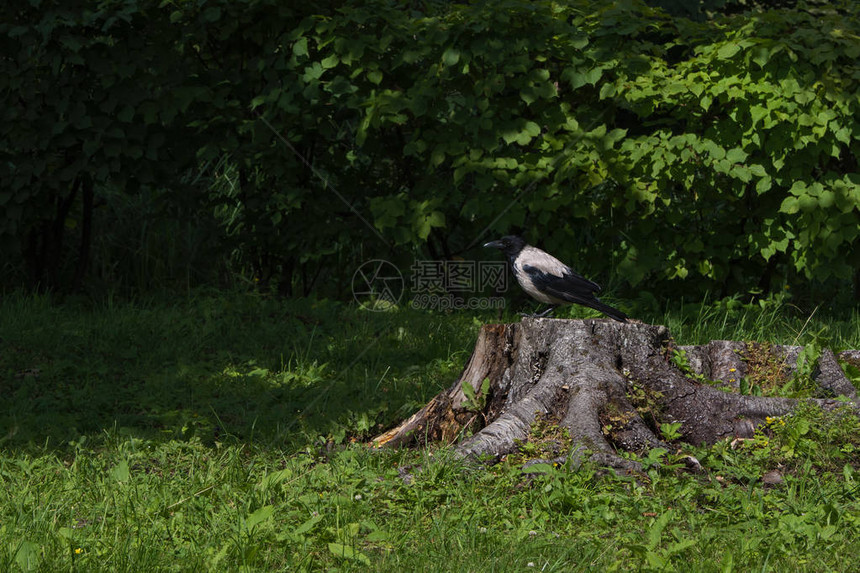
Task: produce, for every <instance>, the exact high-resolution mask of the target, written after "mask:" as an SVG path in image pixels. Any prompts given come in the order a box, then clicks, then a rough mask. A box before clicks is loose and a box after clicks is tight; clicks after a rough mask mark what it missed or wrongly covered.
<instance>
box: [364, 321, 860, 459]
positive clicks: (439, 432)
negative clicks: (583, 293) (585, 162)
mask: <svg viewBox="0 0 860 573" xmlns="http://www.w3.org/2000/svg"><path fill="white" fill-rule="evenodd" d="M676 350H683V351H684V356H686V366H685V368H684V369H683V370H682V369H681V368H679V367H678V366H677V365H676V362H677V360H673V359H672V358H673V355H674V352H675V351H676ZM801 350H802V347H797V346H778V345H767V344H759V343H745V342H732V341H713V342H710V343H709V344H705V345H701V346H683V347H678V346H675V345H674V342H673V340H672V338H671V337H670V334H669V331H668V329H667V328H666V327H664V326H653V325H649V324H641V323H620V322H616V321H611V320H606V319H593V320H557V319H547V318H525V319H523V321H522V322H520V323H515V324H490V325H485V326H484V327H483V328H482V329H481V331H480V334H479V335H478V340H477V342H476V344H475V349H474V351H473V353H472V356H471V358H470V359H469V361H468V362H467V364H466V366H465V368H464V370H463V373H462V375H461V376H460V379H459V380H457V382H455V383H454V384H453V385H452V386H451V387H450V388H449V389H448V390H446V391H444V392H441V393H440V394H438V395H437V396H435V397H434V398H433V399H432V400H430V402H428V403H427V405H426V406H424V407H423V408H422V409H421V410H420V411H418V412H417V413H416V414H414V415H413V416H412V417H410V418H409V419H408V420H406V421H404V422H403V423H401V424H400V425H399V426H397V427H396V428H393V429H392V430H389V431H388V432H385V433H384V434H382V435H380V436H378V437H376V438H375V439H374V443H375V444H376V445H377V446H405V445H411V444H418V445H421V444H426V443H430V442H436V441H441V442H446V443H453V442H458V441H459V443H458V444H457V446H456V451H457V452H458V453H460V454H461V455H463V456H468V457H476V458H481V459H491V460H498V459H499V458H500V457H501V456H504V455H506V454H509V453H511V452H513V451H515V449H516V447H517V442H518V441H526V440H527V439H528V436H529V433H530V430H531V427H532V424H533V423H534V422H535V421H536V420H537V419H538V417H542V418H544V419H549V420H553V421H555V422H557V423H558V425H559V426H561V427H563V428H567V429H568V430H569V432H570V437H571V438H572V442H573V450H572V451H571V452H566V453H565V454H566V455H565V456H564V457H566V456H567V455H570V454H574V453H576V454H578V455H580V456H581V455H582V454H583V453H584V452H588V453H589V456H590V457H591V458H592V459H593V460H595V461H597V462H598V463H601V464H603V465H609V466H612V467H615V468H619V469H635V468H637V466H638V464H636V463H635V462H631V461H630V460H629V459H627V458H622V457H621V456H620V455H619V454H618V452H619V451H620V450H626V451H631V452H636V453H638V454H642V453H644V452H646V451H647V450H649V449H651V448H654V447H665V448H667V449H668V447H669V446H668V445H667V444H666V443H665V441H664V440H663V438H662V437H661V432H660V424H663V423H680V429H679V430H678V432H679V434H680V439H681V440H683V441H686V442H688V443H691V444H694V445H700V444H713V443H715V442H717V441H719V440H723V439H726V438H748V437H751V436H752V435H753V433H754V432H755V428H756V427H757V426H758V425H759V424H761V423H762V422H764V421H765V419H766V418H767V417H776V416H782V415H785V414H788V413H790V412H791V411H792V410H793V409H794V408H795V407H796V406H797V405H798V403H799V401H798V400H794V399H788V398H777V397H762V396H753V395H749V394H741V393H740V392H738V389H739V388H740V384H741V382H740V381H741V380H742V379H743V378H744V376H747V377H748V379H749V378H756V379H759V380H760V383H762V384H764V383H767V384H773V385H774V387H776V385H778V384H781V383H783V382H785V381H786V380H790V379H791V377H792V375H793V374H794V372H795V370H796V364H797V356H798V354H799V353H800V351H801ZM857 358H858V356H857V353H856V351H846V352H845V353H844V359H845V360H846V361H852V360H856V359H857ZM812 379H813V380H814V382H815V383H816V384H817V386H816V391H815V393H816V397H814V398H809V399H808V400H809V401H812V402H814V403H817V404H818V405H820V406H821V407H823V408H826V409H835V408H836V407H837V406H840V405H844V404H845V402H844V399H843V400H836V399H835V398H836V397H837V396H845V397H847V398H848V399H849V400H851V401H852V402H850V404H851V406H852V407H854V408H855V409H856V405H854V403H853V400H855V399H856V397H857V392H856V390H855V388H854V386H853V385H852V384H851V381H850V380H849V379H848V378H847V377H846V376H845V374H844V372H843V371H842V369H841V367H840V366H839V364H838V363H837V360H836V357H835V356H834V354H833V352H831V351H830V350H827V349H825V350H824V351H823V352H822V353H821V355H820V357H819V360H818V364H817V367H816V369H815V371H813V372H812ZM466 385H468V386H469V387H470V388H471V390H470V389H469V388H466ZM464 388H465V390H464ZM467 433H471V435H469V436H468V437H466V438H465V439H461V438H463V437H464V436H465V435H466V434H467Z"/></svg>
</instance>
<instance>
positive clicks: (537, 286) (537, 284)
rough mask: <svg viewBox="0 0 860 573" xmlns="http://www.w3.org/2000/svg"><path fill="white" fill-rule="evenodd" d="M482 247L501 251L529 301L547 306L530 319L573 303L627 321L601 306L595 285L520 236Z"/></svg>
mask: <svg viewBox="0 0 860 573" xmlns="http://www.w3.org/2000/svg"><path fill="white" fill-rule="evenodd" d="M484 246H485V247H492V248H494V249H499V250H500V251H502V252H503V253H504V254H505V256H506V257H507V258H508V263H510V265H511V270H512V271H513V273H514V276H515V277H516V279H517V282H518V283H520V286H521V287H522V288H523V290H524V291H526V293H528V295H529V296H531V297H532V298H533V299H535V300H537V301H539V302H542V303H544V304H549V305H551V306H550V307H549V308H548V309H546V310H545V311H543V312H542V313H540V314H534V315H532V316H538V317H540V316H546V315H547V314H549V313H550V312H552V311H553V310H554V309H555V307H557V306H558V305H560V304H565V303H575V304H581V305H583V306H587V307H590V308H593V309H595V310H599V311H600V312H602V313H603V314H605V315H607V316H610V317H612V318H614V319H615V320H619V321H621V322H627V315H626V314H624V313H623V312H621V311H620V310H617V309H614V308H612V307H611V306H609V305H606V304H603V303H602V302H600V300H598V298H597V297H595V296H594V293H596V292H598V291H600V286H599V285H598V284H597V283H594V282H592V281H590V280H588V279H587V278H585V277H583V276H582V275H580V274H579V273H577V272H575V271H574V270H573V269H571V268H570V267H569V266H567V265H566V264H564V263H563V262H561V261H560V260H558V259H557V258H555V257H554V256H552V255H550V254H549V253H545V252H544V251H542V250H540V249H537V248H535V247H532V246H531V245H527V244H526V242H525V241H524V240H523V239H521V238H520V237H516V236H513V235H508V236H507V237H502V238H501V239H499V240H498V241H492V242H490V243H487V244H486V245H484Z"/></svg>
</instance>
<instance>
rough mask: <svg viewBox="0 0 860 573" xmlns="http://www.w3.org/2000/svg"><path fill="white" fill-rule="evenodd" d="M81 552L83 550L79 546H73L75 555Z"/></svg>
mask: <svg viewBox="0 0 860 573" xmlns="http://www.w3.org/2000/svg"><path fill="white" fill-rule="evenodd" d="M83 552H84V550H83V549H81V548H80V547H75V555H80V554H81V553H83Z"/></svg>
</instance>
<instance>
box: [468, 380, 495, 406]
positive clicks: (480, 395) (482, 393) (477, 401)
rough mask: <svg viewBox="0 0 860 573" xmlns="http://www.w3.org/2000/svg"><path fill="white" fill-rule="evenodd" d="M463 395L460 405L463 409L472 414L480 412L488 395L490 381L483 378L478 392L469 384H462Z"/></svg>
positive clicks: (485, 403)
mask: <svg viewBox="0 0 860 573" xmlns="http://www.w3.org/2000/svg"><path fill="white" fill-rule="evenodd" d="M463 394H464V395H465V396H466V399H465V400H464V401H463V404H462V407H463V408H465V409H466V410H471V411H472V412H482V411H483V410H484V406H486V405H487V397H488V396H489V395H490V379H489V378H484V380H483V381H482V382H481V388H480V389H479V390H478V391H476V390H475V388H473V387H472V385H471V384H469V383H466V384H463Z"/></svg>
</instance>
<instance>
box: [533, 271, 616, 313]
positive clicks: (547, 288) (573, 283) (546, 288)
mask: <svg viewBox="0 0 860 573" xmlns="http://www.w3.org/2000/svg"><path fill="white" fill-rule="evenodd" d="M523 272H525V273H526V274H527V275H528V276H529V278H530V279H531V280H532V282H533V283H534V285H535V286H536V287H537V288H538V289H539V290H540V291H541V292H544V293H546V294H548V295H549V296H552V297H555V298H557V299H560V300H563V301H567V302H575V303H579V304H586V303H587V302H588V301H591V300H594V293H596V292H599V291H600V285H598V284H597V283H595V282H592V281H590V280H588V279H587V278H585V277H584V276H582V275H580V274H579V273H577V272H574V271H573V270H571V269H570V267H567V266H566V268H565V269H564V271H563V272H562V274H561V275H558V274H555V273H553V272H547V271H545V270H543V269H541V268H538V267H535V266H532V265H529V264H524V265H523Z"/></svg>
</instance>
